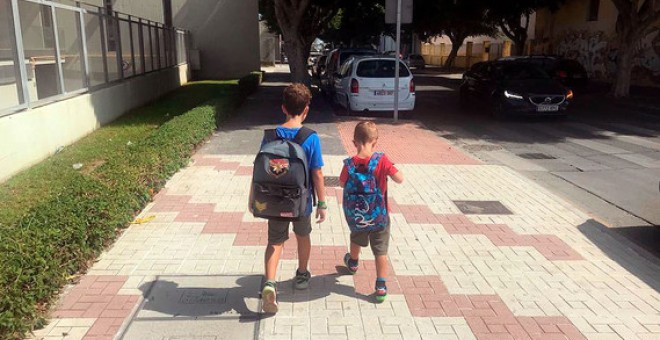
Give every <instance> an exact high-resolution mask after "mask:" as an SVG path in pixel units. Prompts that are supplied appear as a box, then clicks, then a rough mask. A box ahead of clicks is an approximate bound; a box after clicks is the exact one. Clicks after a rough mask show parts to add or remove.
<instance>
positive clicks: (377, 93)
mask: <svg viewBox="0 0 660 340" xmlns="http://www.w3.org/2000/svg"><path fill="white" fill-rule="evenodd" d="M391 95H394V91H388V90H376V91H374V96H391Z"/></svg>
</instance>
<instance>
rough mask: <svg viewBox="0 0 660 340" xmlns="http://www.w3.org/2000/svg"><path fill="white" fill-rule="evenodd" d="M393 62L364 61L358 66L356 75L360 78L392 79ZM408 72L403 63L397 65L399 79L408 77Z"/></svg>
mask: <svg viewBox="0 0 660 340" xmlns="http://www.w3.org/2000/svg"><path fill="white" fill-rule="evenodd" d="M394 66H396V65H395V64H394V60H386V59H376V60H364V61H362V62H360V64H358V68H357V71H356V74H357V76H358V77H362V78H394ZM408 76H410V72H408V68H406V65H405V64H404V63H399V77H408Z"/></svg>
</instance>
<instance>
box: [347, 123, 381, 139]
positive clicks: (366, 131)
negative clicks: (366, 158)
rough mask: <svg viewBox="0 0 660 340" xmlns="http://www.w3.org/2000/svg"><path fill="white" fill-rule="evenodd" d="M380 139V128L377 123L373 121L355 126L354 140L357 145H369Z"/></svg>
mask: <svg viewBox="0 0 660 340" xmlns="http://www.w3.org/2000/svg"><path fill="white" fill-rule="evenodd" d="M377 139H378V128H377V127H376V123H374V122H371V121H362V122H359V123H358V125H356V126H355V131H354V132H353V140H354V141H355V142H356V143H360V144H367V143H371V142H373V141H375V140H377Z"/></svg>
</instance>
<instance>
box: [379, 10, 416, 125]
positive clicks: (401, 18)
mask: <svg viewBox="0 0 660 340" xmlns="http://www.w3.org/2000/svg"><path fill="white" fill-rule="evenodd" d="M394 1H396V7H394ZM403 3H405V4H403ZM385 6H386V8H385V22H387V23H388V24H391V23H396V44H395V45H396V51H395V64H394V121H397V120H399V63H400V62H401V23H402V22H404V23H406V24H409V23H411V22H412V12H413V11H412V0H388V1H387V2H386V4H385ZM393 9H396V11H394V10H393ZM393 14H396V16H394V15H393ZM393 17H394V18H393Z"/></svg>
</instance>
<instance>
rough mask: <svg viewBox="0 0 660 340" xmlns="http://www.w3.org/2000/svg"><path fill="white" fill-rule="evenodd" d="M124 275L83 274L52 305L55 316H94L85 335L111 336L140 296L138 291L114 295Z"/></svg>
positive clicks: (107, 337)
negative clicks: (53, 305)
mask: <svg viewBox="0 0 660 340" xmlns="http://www.w3.org/2000/svg"><path fill="white" fill-rule="evenodd" d="M127 279H128V277H127V276H97V275H85V276H83V277H82V278H81V279H80V282H78V284H77V285H75V286H74V287H73V288H72V289H71V290H70V291H69V292H67V293H66V294H65V295H64V296H62V298H61V299H60V301H59V302H58V304H57V306H56V307H55V311H54V312H53V317H55V318H85V319H90V318H93V319H95V321H94V323H93V324H92V325H91V327H90V328H89V330H88V331H87V333H86V335H85V339H113V338H114V337H115V334H116V333H117V331H118V330H119V328H120V327H121V325H122V323H123V322H124V320H125V319H126V318H127V317H128V316H129V314H130V313H131V311H132V310H133V308H134V307H135V306H136V305H137V303H138V301H139V300H140V296H138V295H118V293H119V290H120V289H122V287H123V286H124V284H125V283H126V281H127Z"/></svg>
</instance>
